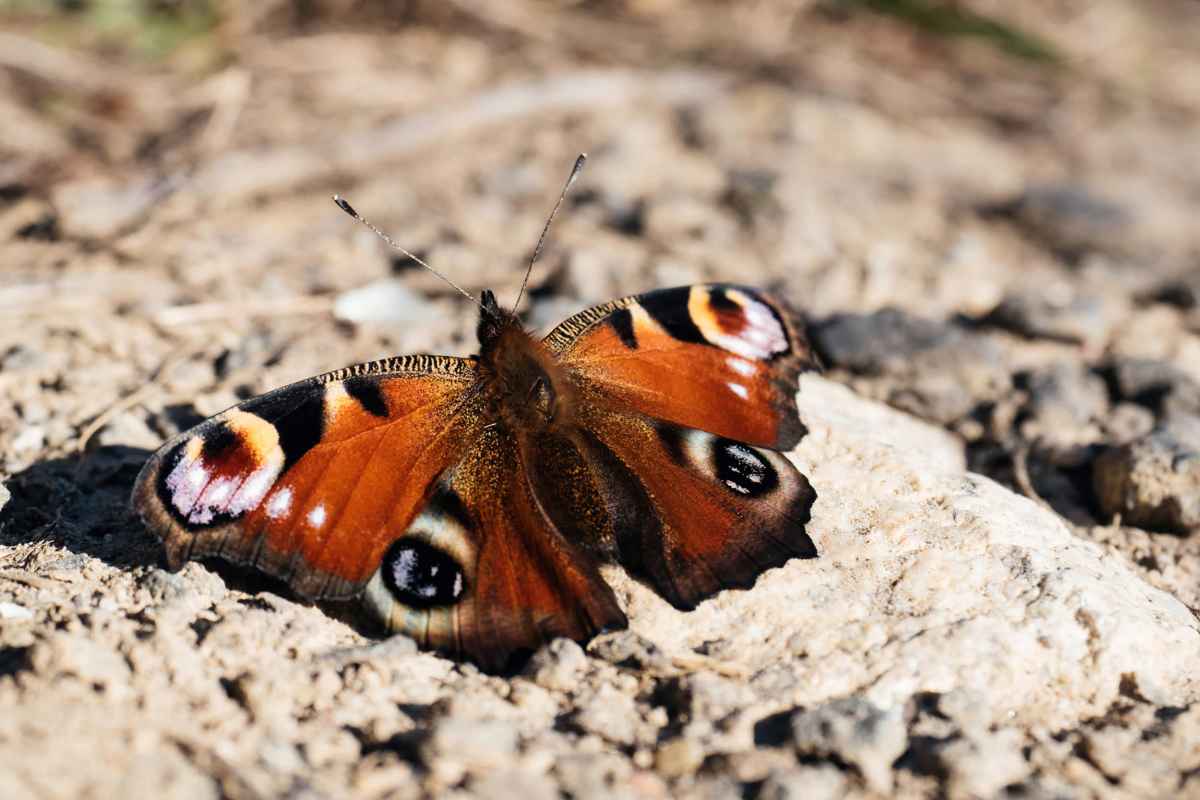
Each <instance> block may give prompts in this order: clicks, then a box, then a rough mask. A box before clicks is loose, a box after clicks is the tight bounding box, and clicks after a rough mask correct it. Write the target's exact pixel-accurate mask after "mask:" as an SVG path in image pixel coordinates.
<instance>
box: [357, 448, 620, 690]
mask: <svg viewBox="0 0 1200 800" xmlns="http://www.w3.org/2000/svg"><path fill="white" fill-rule="evenodd" d="M522 458H523V456H522V450H521V448H520V447H518V444H517V442H516V441H515V439H514V436H513V435H511V434H508V433H505V432H502V431H501V430H500V429H499V428H495V427H493V428H490V429H488V430H487V431H485V432H484V433H483V435H482V436H481V437H480V438H479V439H478V440H477V441H476V442H475V443H473V444H472V445H471V446H470V447H469V448H468V450H467V452H466V453H465V454H464V456H463V458H462V460H461V461H460V462H459V463H458V464H457V465H455V466H454V467H452V468H451V469H449V470H447V471H446V473H445V474H444V475H442V476H441V478H440V479H439V480H438V481H437V484H436V487H435V489H434V491H433V493H432V496H431V499H430V501H429V503H428V504H427V505H426V506H425V507H424V508H423V509H422V510H421V512H420V514H419V515H418V516H417V517H416V518H415V519H414V520H413V522H412V524H411V525H410V526H409V527H408V529H407V530H406V531H405V532H404V534H403V535H402V536H401V537H400V538H399V539H397V540H396V541H395V542H394V543H393V545H392V546H391V548H390V549H389V550H388V551H387V554H386V555H385V557H384V559H383V562H382V563H381V564H380V567H379V570H378V571H377V572H376V573H375V574H374V575H373V576H372V577H371V579H370V581H369V583H368V585H367V590H366V595H365V597H366V601H367V605H368V606H369V607H370V608H371V609H372V610H373V611H374V613H375V614H376V616H377V617H378V618H379V619H380V620H381V621H382V622H383V624H384V625H385V626H386V627H387V628H389V629H390V630H392V631H395V632H400V633H404V634H406V635H408V636H411V637H412V638H414V639H416V640H417V641H418V642H419V643H420V644H422V645H423V646H426V647H434V648H437V649H440V650H443V651H448V652H451V653H453V654H455V655H459V656H466V657H469V658H471V659H472V660H474V661H475V662H476V663H478V664H479V665H480V666H482V667H484V668H485V669H491V670H495V669H502V668H504V667H506V666H509V665H510V664H511V663H512V661H513V658H514V656H516V655H518V654H520V653H522V652H525V651H533V650H535V649H536V648H538V647H539V646H541V645H542V644H544V643H546V642H549V641H551V640H552V639H555V638H558V637H568V638H571V639H575V640H579V641H582V640H586V639H588V638H590V637H591V636H593V635H595V634H596V633H598V632H600V631H602V630H606V629H615V628H623V627H625V625H626V620H625V615H624V613H623V612H622V611H621V609H620V606H619V605H618V604H617V601H616V597H615V596H614V595H613V592H612V590H611V589H610V588H609V587H608V585H607V584H606V583H605V582H604V580H603V579H602V578H601V576H600V574H599V572H598V569H597V565H596V559H595V558H594V556H593V555H592V553H590V552H589V551H588V549H587V548H586V547H585V546H581V543H579V542H575V541H572V540H571V539H570V538H569V537H567V536H564V535H563V532H562V531H561V530H560V529H559V528H558V527H557V526H556V525H555V523H554V521H553V520H552V519H551V517H550V515H549V514H548V512H547V509H546V508H545V507H544V506H543V504H542V503H541V501H540V500H539V498H538V497H537V496H535V494H534V491H533V484H532V483H531V478H530V473H529V471H528V470H527V469H526V465H525V464H524V463H523V462H522Z"/></svg>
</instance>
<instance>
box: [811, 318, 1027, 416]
mask: <svg viewBox="0 0 1200 800" xmlns="http://www.w3.org/2000/svg"><path fill="white" fill-rule="evenodd" d="M812 335H813V343H814V345H815V346H816V348H817V350H818V352H819V353H820V354H821V357H822V358H823V359H824V360H825V361H826V362H827V363H828V364H830V365H832V366H836V367H842V368H844V369H848V370H850V371H852V372H854V373H857V374H862V375H867V376H884V377H885V378H886V380H881V381H879V384H880V386H879V389H878V396H880V397H881V399H884V400H886V401H887V402H888V403H890V404H892V405H894V406H896V407H898V408H903V409H904V410H906V411H909V412H911V413H913V414H916V415H918V416H920V417H923V418H925V419H929V420H934V421H936V422H939V423H942V424H948V423H951V422H954V421H956V420H959V419H961V418H962V417H964V416H966V415H967V414H968V413H969V412H970V411H971V410H972V408H974V407H975V406H976V405H978V404H979V403H982V402H987V401H990V400H993V399H995V398H996V397H998V396H999V395H1001V394H1002V393H1004V392H1006V391H1007V390H1008V389H1009V388H1010V387H1011V379H1010V377H1009V371H1008V368H1007V367H1006V366H1005V365H1004V363H1003V360H1002V357H1001V352H1000V349H999V347H997V346H996V345H995V344H994V343H993V342H990V341H988V340H987V339H985V338H983V337H981V336H978V335H976V334H973V333H970V332H968V331H966V330H964V329H962V328H961V327H958V326H955V325H951V324H949V323H944V322H934V321H932V320H927V319H922V318H920V317H914V316H912V315H909V314H906V313H904V312H903V311H898V310H896V309H884V310H883V311H878V312H875V313H873V314H865V315H864V314H837V315H834V316H833V317H830V318H829V319H828V320H826V321H824V322H822V323H819V324H817V325H815V326H813V328H812Z"/></svg>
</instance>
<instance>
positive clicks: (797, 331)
mask: <svg viewBox="0 0 1200 800" xmlns="http://www.w3.org/2000/svg"><path fill="white" fill-rule="evenodd" d="M544 343H545V345H546V346H547V347H548V348H549V349H550V350H551V352H553V353H555V354H556V355H557V356H558V358H559V359H560V361H561V363H562V365H563V366H564V367H565V368H566V370H567V372H568V374H570V375H571V377H572V379H573V380H574V381H575V382H576V383H577V384H578V393H579V394H580V395H581V396H586V397H592V398H596V399H598V400H600V401H602V402H604V403H608V404H611V405H612V407H614V408H617V409H623V410H626V411H632V412H637V413H640V414H644V415H646V416H649V417H653V418H655V419H661V420H667V421H670V422H674V423H676V424H678V425H682V426H684V427H688V428H696V429H699V430H704V431H709V432H711V433H714V434H717V435H719V436H724V437H728V438H730V439H735V440H737V441H740V442H746V443H749V444H752V445H757V446H760V447H770V448H774V449H777V450H786V449H790V448H791V447H793V446H795V444H796V443H797V442H798V441H799V440H800V438H801V437H802V436H803V435H804V432H805V429H804V426H803V425H802V424H801V423H800V417H799V414H798V413H797V410H796V400H795V394H796V386H797V379H798V376H799V374H800V372H802V371H803V370H806V369H813V368H815V366H816V362H815V360H814V358H813V355H812V350H811V348H810V347H809V345H808V342H807V340H806V339H805V337H804V334H803V328H802V325H801V324H800V322H799V320H798V318H797V317H796V315H795V314H794V313H792V312H790V311H789V310H788V309H787V308H786V307H785V306H784V305H783V304H782V303H780V302H779V301H778V300H775V299H773V298H771V297H770V296H768V295H766V294H764V293H762V292H760V291H759V290H757V289H753V288H750V287H746V286H732V285H725V284H707V285H698V286H683V287H679V288H675V289H662V290H659V291H655V292H649V293H647V294H643V295H637V296H633V297H626V298H622V299H620V300H614V301H613V302H611V303H607V304H605V305H602V306H597V307H595V308H591V309H588V310H587V311H583V312H581V313H579V314H576V315H575V316H573V317H571V318H570V319H568V320H566V321H565V322H563V323H562V324H560V325H559V326H558V327H557V328H555V329H554V330H553V331H552V332H551V333H550V334H549V335H548V336H547V337H546V338H545V340H544Z"/></svg>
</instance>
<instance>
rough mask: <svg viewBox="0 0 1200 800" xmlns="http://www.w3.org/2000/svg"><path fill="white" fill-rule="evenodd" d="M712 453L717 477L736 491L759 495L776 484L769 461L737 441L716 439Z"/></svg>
mask: <svg viewBox="0 0 1200 800" xmlns="http://www.w3.org/2000/svg"><path fill="white" fill-rule="evenodd" d="M712 455H713V465H714V466H715V467H716V473H717V479H718V480H720V481H721V483H723V484H725V486H726V487H728V488H729V489H730V490H732V491H734V492H736V493H737V494H740V495H743V496H745V497H761V496H763V495H765V494H767V493H769V492H771V491H773V490H774V489H775V487H777V486H778V485H779V476H778V475H777V474H776V472H775V468H774V467H772V466H771V464H770V462H769V461H767V459H766V458H764V457H763V455H762V454H761V453H759V452H758V451H757V450H755V449H754V448H752V447H748V446H746V445H744V444H742V443H741V442H735V441H733V440H731V439H717V440H716V441H715V442H713V449H712Z"/></svg>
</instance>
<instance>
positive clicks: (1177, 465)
mask: <svg viewBox="0 0 1200 800" xmlns="http://www.w3.org/2000/svg"><path fill="white" fill-rule="evenodd" d="M1092 484H1093V486H1094V488H1095V492H1096V499H1097V503H1098V504H1099V506H1100V510H1101V512H1102V513H1103V514H1105V515H1106V516H1109V517H1111V516H1115V515H1117V514H1120V515H1121V521H1122V522H1124V523H1125V524H1131V525H1137V526H1139V527H1142V528H1146V529H1148V530H1158V531H1166V532H1171V533H1187V532H1188V531H1192V530H1195V529H1197V528H1200V417H1184V416H1178V417H1173V418H1172V420H1171V422H1170V423H1168V424H1166V425H1161V426H1159V427H1158V428H1157V429H1155V431H1154V432H1152V433H1151V434H1150V435H1148V436H1146V437H1143V438H1141V439H1137V440H1135V441H1132V442H1128V443H1126V444H1123V445H1121V446H1119V447H1111V448H1109V449H1107V450H1106V451H1105V452H1103V453H1102V454H1101V455H1100V456H1099V457H1098V458H1097V459H1096V461H1095V462H1094V463H1093V465H1092Z"/></svg>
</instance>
